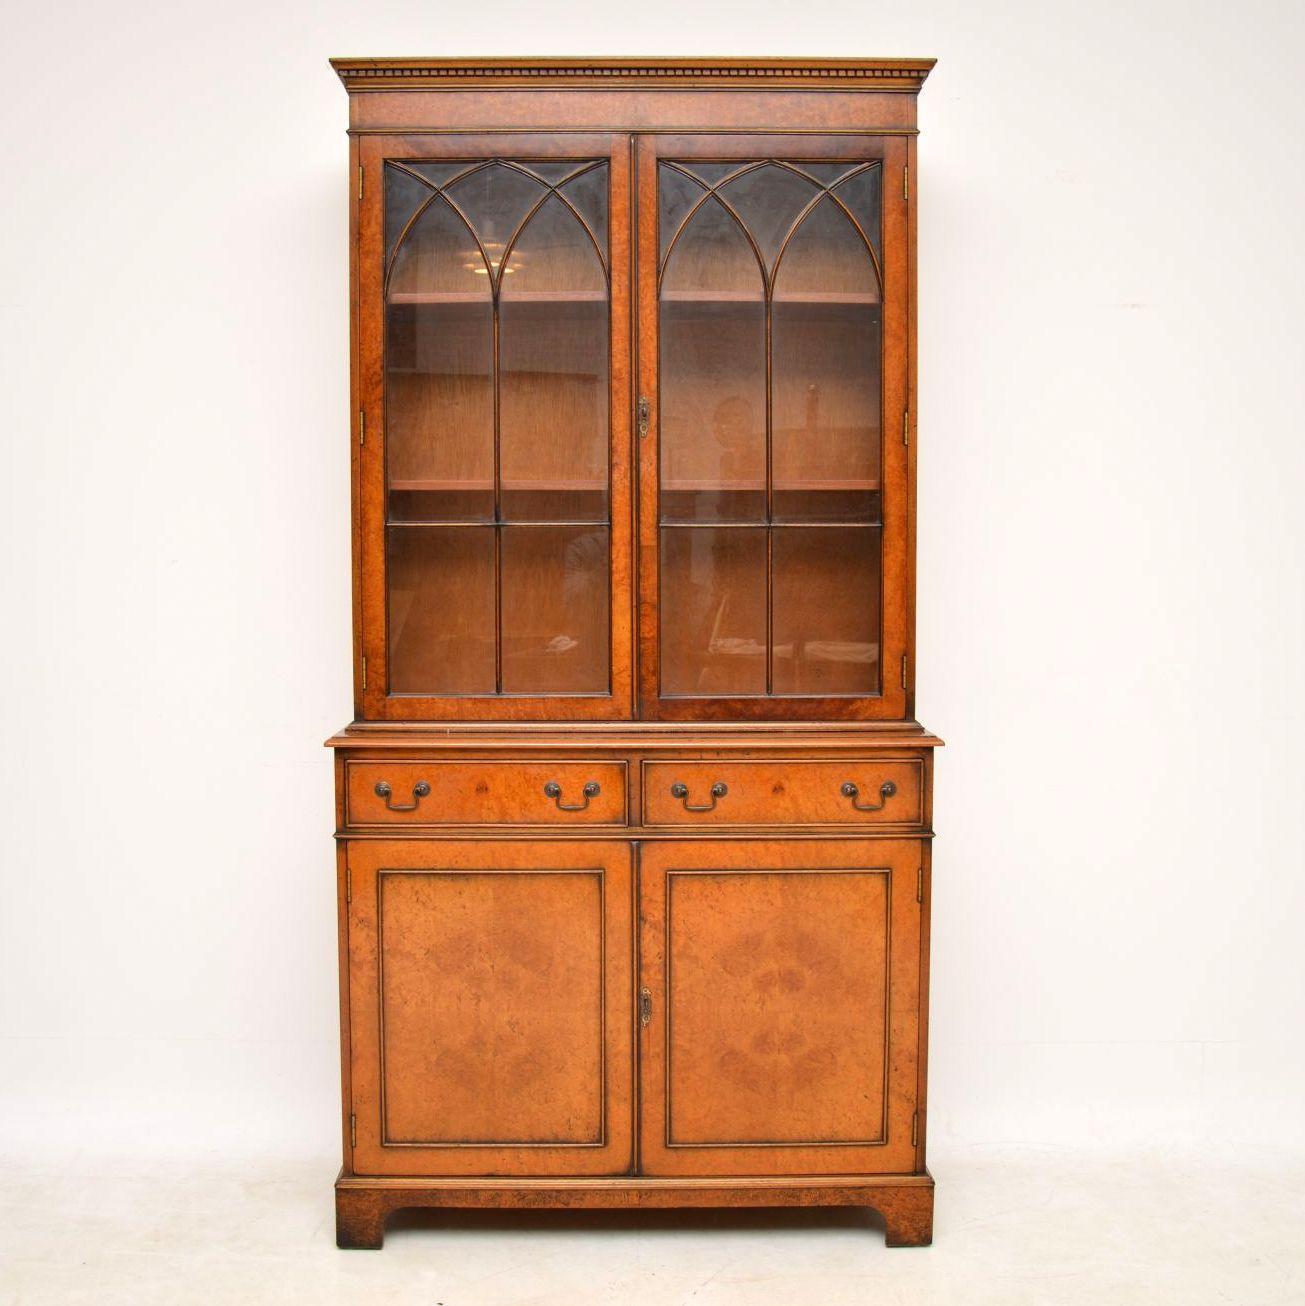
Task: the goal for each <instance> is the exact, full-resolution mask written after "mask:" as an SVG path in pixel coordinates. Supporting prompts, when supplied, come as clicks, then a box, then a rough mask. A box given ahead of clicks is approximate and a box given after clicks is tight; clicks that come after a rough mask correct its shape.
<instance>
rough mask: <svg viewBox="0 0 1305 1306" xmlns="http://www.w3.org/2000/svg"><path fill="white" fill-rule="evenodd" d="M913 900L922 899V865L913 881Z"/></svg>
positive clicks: (920, 900) (921, 900)
mask: <svg viewBox="0 0 1305 1306" xmlns="http://www.w3.org/2000/svg"><path fill="white" fill-rule="evenodd" d="M915 900H916V902H923V901H924V867H923V866H921V867H920V874H919V876H918V877H917V879H916V881H915Z"/></svg>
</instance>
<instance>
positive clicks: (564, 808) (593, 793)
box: [544, 780, 603, 812]
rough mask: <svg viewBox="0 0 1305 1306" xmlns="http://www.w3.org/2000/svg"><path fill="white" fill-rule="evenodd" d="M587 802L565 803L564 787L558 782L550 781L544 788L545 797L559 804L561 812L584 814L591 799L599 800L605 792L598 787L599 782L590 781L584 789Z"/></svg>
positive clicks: (558, 807)
mask: <svg viewBox="0 0 1305 1306" xmlns="http://www.w3.org/2000/svg"><path fill="white" fill-rule="evenodd" d="M583 792H584V796H585V800H584V802H583V803H564V802H563V801H562V786H561V785H560V784H558V783H557V781H556V780H550V781H549V782H548V783H547V784H546V785H545V786H544V797H545V798H551V799H552V800H553V801H554V802H555V803H556V804H557V810H558V811H559V812H583V811H584V810H585V808H586V807H588V806H589V800H590V799H591V798H597V797H598V795H599V794H600V793H602V792H603V791H602V790H601V789H600V788H599V787H598V781H597V780H590V781H589V783H588V784H587V785H585V787H584V790H583Z"/></svg>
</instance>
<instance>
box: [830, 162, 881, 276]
mask: <svg viewBox="0 0 1305 1306" xmlns="http://www.w3.org/2000/svg"><path fill="white" fill-rule="evenodd" d="M883 180H884V170H883V168H882V167H880V165H879V164H877V163H873V164H871V165H870V166H869V167H868V168H863V169H861V171H860V172H858V173H856V175H855V176H852V177H849V178H848V179H847V180H846V181H845V182H842V183H841V184H840V185H838V186H835V187H834V194H835V195H837V196H838V198H839V199H840V200H842V201H843V203H844V204H846V205H847V207H848V209H849V210H850V211H851V214H852V216H853V217H854V218H855V219H856V222H857V225H858V226H859V227H860V228H861V230H862V231H863V232H864V233H865V236H866V239H867V240H869V242H870V244H871V245H872V246H873V248H874V251H875V256H876V257H877V258H878V257H881V250H882V248H883V246H882V244H881V242H880V235H881V226H882V222H883V219H882V209H883V205H882V194H881V191H882V187H883Z"/></svg>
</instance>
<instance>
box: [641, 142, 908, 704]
mask: <svg viewBox="0 0 1305 1306" xmlns="http://www.w3.org/2000/svg"><path fill="white" fill-rule="evenodd" d="M905 159H906V147H905V142H904V139H903V138H901V137H864V136H854V135H848V136H830V137H814V136H803V137H796V136H788V137H784V136H777V137H765V136H740V137H733V136H649V137H644V138H642V139H641V141H640V145H639V153H638V161H637V168H638V181H637V185H638V212H639V233H638V341H639V370H638V388H639V392H640V396H641V400H640V409H639V413H640V433H641V437H642V438H641V439H640V441H639V445H640V452H639V458H640V486H641V499H640V556H641V567H640V648H641V668H642V671H641V676H642V686H641V692H642V698H643V705H644V714H645V715H646V716H650V717H660V718H663V719H676V720H698V719H704V718H753V719H765V718H801V719H819V718H824V717H852V718H865V717H888V718H891V717H902V716H904V715H906V688H905V686H906V677H907V664H906V658H907V653H908V648H907V640H908V630H909V616H910V614H909V611H908V604H909V593H910V578H909V575H908V561H907V560H908V557H909V533H910V530H911V523H910V512H911V495H910V492H909V483H908V468H909V459H908V449H907V436H908V422H909V415H908V395H909V376H908V367H909V357H908V355H909V350H908V344H907V342H908V313H909V305H908V295H907V289H908V283H909V277H908V232H907V220H906V205H905V201H904V199H903V194H902V190H903V170H904V167H905Z"/></svg>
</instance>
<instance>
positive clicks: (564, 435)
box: [499, 198, 608, 521]
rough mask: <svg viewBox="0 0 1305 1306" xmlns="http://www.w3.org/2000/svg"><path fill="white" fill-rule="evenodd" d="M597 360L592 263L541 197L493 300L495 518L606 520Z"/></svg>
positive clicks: (599, 311) (564, 216) (603, 361)
mask: <svg viewBox="0 0 1305 1306" xmlns="http://www.w3.org/2000/svg"><path fill="white" fill-rule="evenodd" d="M607 359H608V347H607V280H606V277H605V276H604V274H603V268H602V265H601V264H600V263H599V261H598V254H597V251H596V250H595V249H594V245H593V241H592V240H590V238H589V236H588V235H587V234H586V232H585V229H584V227H583V226H581V224H580V222H579V221H578V220H577V219H576V217H575V214H573V213H572V212H571V211H570V210H569V209H568V208H567V207H566V205H564V204H563V203H562V202H561V201H560V200H558V199H556V198H553V199H550V200H548V201H547V202H546V203H545V204H544V206H543V207H542V208H541V209H540V210H539V211H538V212H537V213H536V214H535V216H534V217H533V218H531V219H530V221H529V223H528V224H527V225H526V228H525V230H524V231H523V232H522V233H521V236H520V239H519V240H518V241H517V243H516V244H515V245H514V246H513V248H512V250H511V252H510V254H509V255H508V262H507V266H506V270H505V272H504V279H503V291H502V297H501V300H500V304H499V374H500V394H499V404H500V409H499V460H500V462H499V474H500V476H501V478H502V484H501V511H502V516H503V519H504V520H506V521H604V520H606V517H607V419H608V385H607Z"/></svg>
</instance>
